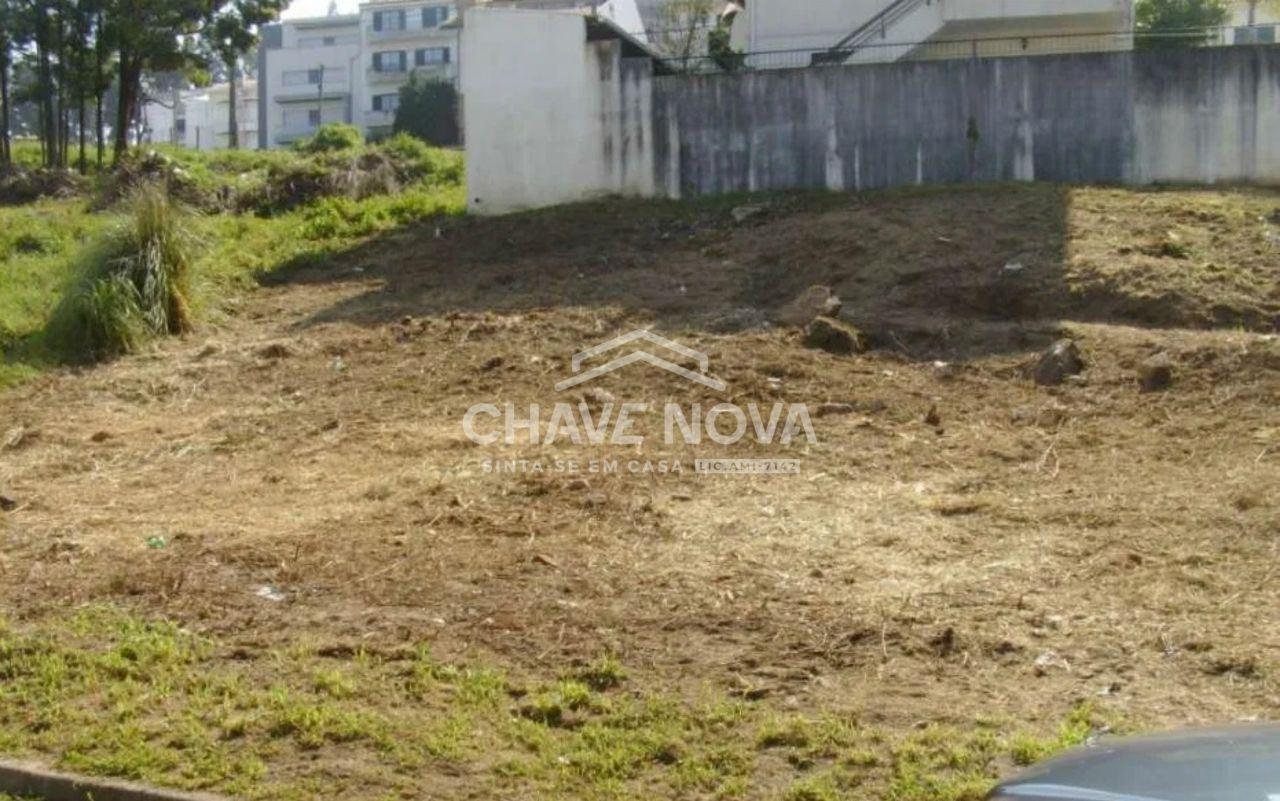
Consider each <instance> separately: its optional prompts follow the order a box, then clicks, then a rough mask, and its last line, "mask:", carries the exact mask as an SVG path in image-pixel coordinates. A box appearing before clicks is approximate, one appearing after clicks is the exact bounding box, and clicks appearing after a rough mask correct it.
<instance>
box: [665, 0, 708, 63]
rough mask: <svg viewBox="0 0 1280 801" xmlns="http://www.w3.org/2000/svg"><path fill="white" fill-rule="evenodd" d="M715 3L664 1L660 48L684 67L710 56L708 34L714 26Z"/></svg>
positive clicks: (697, 0) (681, 0)
mask: <svg viewBox="0 0 1280 801" xmlns="http://www.w3.org/2000/svg"><path fill="white" fill-rule="evenodd" d="M715 16H716V3H715V0H665V2H663V4H662V5H661V6H659V8H658V19H659V25H660V26H661V29H662V30H661V34H660V40H659V42H658V47H659V49H660V50H662V52H663V54H664V55H667V56H669V57H671V58H672V59H676V60H679V61H680V62H681V63H686V64H687V62H688V60H689V59H692V58H699V57H701V56H702V55H704V54H705V53H706V52H707V35H706V31H707V30H708V29H710V28H713V27H714V26H715Z"/></svg>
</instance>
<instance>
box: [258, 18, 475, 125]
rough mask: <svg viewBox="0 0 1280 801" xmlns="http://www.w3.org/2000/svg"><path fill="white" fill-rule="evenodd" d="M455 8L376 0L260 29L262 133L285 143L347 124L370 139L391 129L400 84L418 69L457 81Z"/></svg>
mask: <svg viewBox="0 0 1280 801" xmlns="http://www.w3.org/2000/svg"><path fill="white" fill-rule="evenodd" d="M457 18H458V15H457V10H456V6H455V5H454V4H453V3H442V2H435V1H433V0H371V2H367V3H364V4H362V5H361V6H360V11H359V13H358V14H348V15H331V16H328V17H316V18H307V19H293V20H285V21H284V22H281V23H279V24H276V25H269V26H266V27H265V28H263V37H262V47H261V48H260V51H259V56H258V80H259V88H260V92H259V97H258V115H259V118H260V119H262V120H264V121H265V122H264V124H263V125H261V126H260V130H259V131H258V141H259V144H260V145H261V146H262V147H264V148H271V147H282V146H286V145H289V144H290V143H292V142H295V141H297V140H298V139H302V138H305V137H307V136H310V135H312V134H313V133H315V131H316V129H317V128H319V127H320V126H321V125H324V124H327V123H331V122H345V123H349V124H352V125H355V126H357V127H359V128H361V129H362V130H363V131H364V132H365V133H366V135H368V136H379V135H381V134H385V133H387V132H389V131H390V130H391V126H392V123H393V122H394V121H395V112H396V106H397V105H398V104H399V101H400V87H401V86H403V85H404V84H405V83H407V82H408V80H409V78H410V76H411V75H414V74H417V75H420V76H423V77H426V78H430V79H437V80H448V81H453V80H456V79H457V58H458V30H457Z"/></svg>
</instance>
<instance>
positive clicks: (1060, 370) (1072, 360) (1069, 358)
mask: <svg viewBox="0 0 1280 801" xmlns="http://www.w3.org/2000/svg"><path fill="white" fill-rule="evenodd" d="M1084 366H1085V365H1084V359H1082V358H1080V348H1079V346H1078V345H1076V343H1075V340H1072V339H1059V340H1058V341H1057V342H1055V343H1053V346H1052V347H1050V348H1049V349H1048V350H1047V351H1045V352H1044V354H1043V355H1041V356H1040V361H1038V362H1036V367H1035V373H1034V376H1035V380H1036V383H1037V384H1039V385H1040V386H1042V387H1054V386H1058V385H1059V384H1061V383H1063V382H1064V381H1066V380H1067V378H1069V377H1070V376H1073V375H1079V374H1080V373H1082V372H1084Z"/></svg>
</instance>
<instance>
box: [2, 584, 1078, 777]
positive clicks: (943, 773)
mask: <svg viewBox="0 0 1280 801" xmlns="http://www.w3.org/2000/svg"><path fill="white" fill-rule="evenodd" d="M233 650H234V649H230V648H228V647H227V646H226V645H225V644H223V643H219V642H216V641H213V640H210V639H207V638H204V637H201V636H199V635H196V634H193V633H191V632H189V631H186V630H184V629H183V628H181V627H179V626H176V625H173V624H171V623H167V622H164V621H150V620H143V619H139V618H136V617H133V616H131V615H130V614H128V613H126V612H123V611H121V610H118V609H115V608H109V607H93V608H89V609H85V610H81V611H78V612H76V613H73V614H69V615H64V616H59V617H54V618H50V619H46V620H43V621H40V622H38V623H28V624H25V625H23V626H15V625H11V624H5V625H3V626H0V677H3V681H0V750H3V751H4V752H6V753H8V754H11V755H23V756H31V755H37V756H40V757H42V758H44V759H46V760H48V761H50V762H52V763H55V764H57V765H59V766H62V767H65V768H69V769H73V770H77V771H83V772H86V773H90V774H95V775H105V776H119V777H126V778H131V779H136V780H141V781H146V782H152V783H157V784H162V785H166V786H173V787H179V788H185V789H209V790H216V791H219V792H224V793H228V794H232V795H235V796H239V797H245V798H252V799H309V798H322V797H333V796H334V795H356V796H358V797H371V798H372V797H381V796H385V795H396V794H399V793H401V792H406V791H412V792H418V793H423V792H431V793H433V794H439V795H449V794H450V792H449V788H448V787H446V786H443V785H442V786H441V787H435V786H434V785H433V784H432V782H435V781H443V780H444V779H443V778H442V777H449V776H467V777H468V782H467V785H468V786H470V787H473V788H488V789H487V791H486V792H490V793H492V794H494V795H496V796H502V797H522V798H523V797H528V798H546V799H551V798H557V799H560V798H592V799H596V798H599V799H613V798H616V799H629V798H635V799H640V798H654V797H661V798H699V799H701V798H741V797H759V796H760V793H759V792H758V788H761V787H774V788H778V789H777V792H776V794H773V796H772V797H777V798H780V799H788V800H794V801H826V799H835V798H841V799H845V798H852V799H873V798H875V799H879V798H889V799H897V800H898V801H914V800H916V799H919V800H920V801H924V799H928V800H929V801H938V799H950V800H951V801H967V800H968V799H979V798H981V797H982V795H983V793H985V792H986V791H987V790H988V789H989V788H990V787H991V786H992V784H993V783H994V782H995V780H996V777H997V776H996V774H997V766H998V765H1001V764H1008V763H1009V761H1010V760H1011V759H1012V760H1018V761H1022V760H1024V759H1026V758H1029V757H1031V756H1034V757H1035V758H1041V757H1044V756H1048V755H1049V754H1051V753H1053V752H1055V751H1057V750H1059V749H1061V748H1065V747H1069V746H1070V745H1073V744H1076V743H1078V742H1080V741H1082V739H1083V738H1084V737H1086V736H1088V734H1089V733H1090V732H1092V731H1094V730H1095V729H1096V727H1097V726H1098V725H1100V721H1099V719H1098V713H1097V712H1096V710H1093V709H1091V708H1088V707H1080V708H1078V709H1075V710H1073V711H1071V712H1069V713H1068V715H1067V717H1066V718H1065V719H1064V721H1063V722H1062V723H1061V725H1060V726H1059V728H1058V729H1057V731H1055V732H1054V733H1051V734H1049V735H1047V736H1042V735H1038V734H1037V733H1035V732H1023V731H1021V730H1019V729H1018V728H1016V727H1012V726H1007V727H1006V726H996V725H991V724H984V723H982V722H975V723H974V724H973V725H971V726H965V727H960V726H950V727H942V726H932V727H929V728H926V729H923V730H919V731H914V732H910V733H908V734H901V733H895V732H890V731H886V730H884V729H881V728H877V727H873V726H869V725H865V724H862V723H859V722H858V721H857V720H856V718H854V717H853V716H850V715H831V716H824V717H807V716H804V715H800V714H797V713H793V712H782V711H780V710H778V709H775V708H773V707H771V706H770V705H768V704H766V703H747V702H742V701H737V700H731V699H728V698H727V697H723V696H720V695H719V694H718V693H716V692H713V691H710V690H706V691H705V698H704V699H703V700H701V701H697V700H689V699H688V698H677V697H674V696H668V695H665V694H662V693H652V692H644V691H640V690H637V689H635V688H633V687H631V686H629V685H630V680H629V679H627V678H626V677H625V671H624V670H623V669H622V666H621V665H620V664H618V663H616V662H610V663H609V664H608V669H607V670H604V671H601V670H599V668H600V667H601V666H600V665H597V666H595V669H593V670H592V671H591V672H590V674H587V673H584V671H583V670H582V669H578V670H572V669H571V670H566V671H563V672H562V673H561V676H562V677H561V678H547V679H539V678H538V677H537V676H521V677H519V678H518V679H513V678H511V677H508V676H507V675H505V674H504V673H503V672H501V671H498V670H495V669H493V668H492V667H487V666H476V665H457V664H448V663H442V662H439V661H437V660H435V659H433V658H432V657H431V655H430V652H429V650H428V649H427V648H425V647H417V648H410V649H406V650H403V651H395V652H386V653H368V652H364V651H359V650H357V651H354V652H340V653H342V655H341V656H335V655H334V653H335V652H334V651H333V650H332V649H325V650H323V651H320V650H317V649H316V648H314V647H313V646H312V645H311V644H309V643H306V642H298V643H295V644H292V645H287V646H285V647H282V648H280V649H278V650H276V651H259V652H256V653H251V654H248V655H246V654H245V653H244V652H243V651H242V650H241V652H240V653H239V654H238V656H237V658H234V659H233V658H228V657H227V656H225V655H226V654H228V653H230V652H232V651H233ZM600 673H604V674H605V675H606V676H607V677H608V680H607V681H603V682H602V681H593V680H591V679H590V676H598V675H599V674H600ZM572 676H579V677H581V678H572ZM597 688H603V689H597ZM1032 744H1034V745H1032ZM779 757H782V758H781V759H779ZM333 764H341V765H342V766H344V767H343V770H341V771H338V772H334V771H332V770H331V769H330V766H331V765H333ZM455 789H456V788H455ZM437 791H438V792H437Z"/></svg>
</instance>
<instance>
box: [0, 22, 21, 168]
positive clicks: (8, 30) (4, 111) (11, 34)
mask: <svg viewBox="0 0 1280 801" xmlns="http://www.w3.org/2000/svg"><path fill="white" fill-rule="evenodd" d="M17 32H18V3H17V0H0V168H3V167H8V166H9V165H11V164H12V163H13V150H12V146H11V145H10V142H9V102H10V98H9V71H10V69H11V68H12V66H13V54H14V52H15V51H16V50H17V46H18V38H17Z"/></svg>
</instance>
